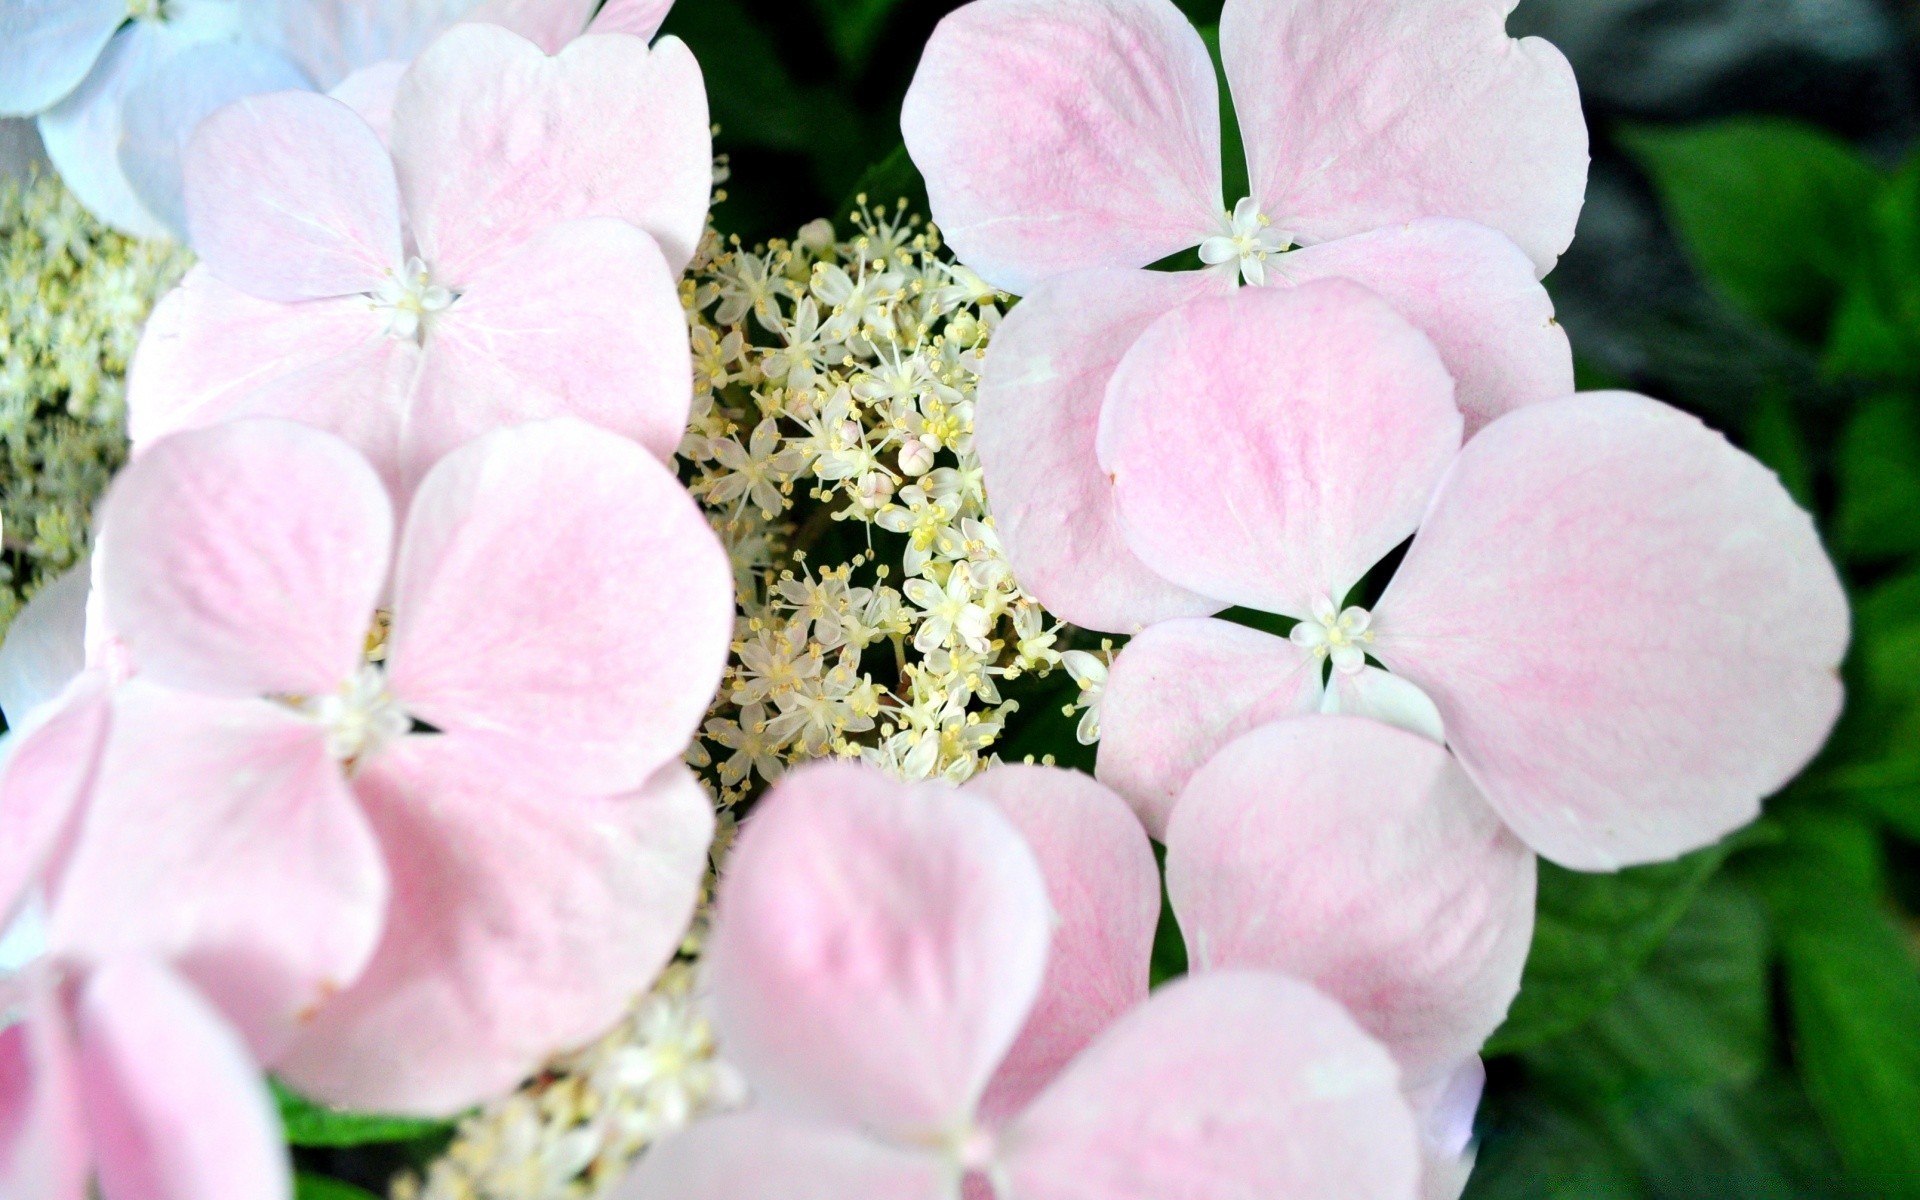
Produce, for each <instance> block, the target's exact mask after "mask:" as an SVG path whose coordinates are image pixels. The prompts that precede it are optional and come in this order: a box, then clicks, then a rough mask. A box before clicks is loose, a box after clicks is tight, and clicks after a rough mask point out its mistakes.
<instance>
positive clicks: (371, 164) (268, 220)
mask: <svg viewBox="0 0 1920 1200" xmlns="http://www.w3.org/2000/svg"><path fill="white" fill-rule="evenodd" d="M186 202H187V225H188V228H189V229H190V230H191V232H192V236H193V249H194V252H195V253H197V254H198V255H199V256H200V258H201V260H202V261H204V262H205V263H206V264H207V269H208V270H210V271H212V272H213V273H214V274H215V275H216V276H218V277H219V278H221V279H223V280H225V281H226V282H227V283H230V284H232V285H233V286H235V287H237V288H240V289H241V290H243V291H246V292H249V293H251V294H253V295H255V296H259V297H260V298H261V299H263V300H319V299H325V298H327V297H332V296H346V295H353V294H358V293H365V292H371V291H373V290H374V288H376V287H378V286H379V285H380V281H381V279H382V278H383V277H384V276H385V275H386V274H387V273H388V272H391V271H395V270H398V269H399V268H400V265H401V246H400V188H399V185H398V184H397V183H395V182H394V178H393V161H392V160H391V159H389V158H388V157H387V152H386V149H385V148H384V147H382V146H381V144H380V138H379V135H377V134H376V133H374V131H373V129H372V127H371V126H369V125H368V124H367V123H366V122H365V121H363V120H361V119H360V117H359V114H357V113H355V112H354V111H353V110H352V109H351V108H348V107H347V106H346V105H344V104H342V103H340V101H338V100H334V99H332V98H330V97H327V96H319V95H315V94H313V93H312V92H274V93H270V94H268V95H263V96H248V97H246V98H244V99H241V100H236V101H234V102H233V103H232V104H229V105H227V106H226V107H225V108H222V109H220V110H219V111H218V112H216V113H214V114H213V115H212V116H210V117H208V118H207V119H206V120H204V121H202V122H201V123H200V127H199V129H198V130H197V131H196V132H195V133H194V135H193V141H192V144H191V145H190V146H189V147H188V149H187V156H186Z"/></svg>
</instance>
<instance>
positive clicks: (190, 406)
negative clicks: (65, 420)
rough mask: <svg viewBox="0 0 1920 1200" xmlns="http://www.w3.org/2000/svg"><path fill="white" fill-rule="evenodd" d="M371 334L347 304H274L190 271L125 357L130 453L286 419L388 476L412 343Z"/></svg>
mask: <svg viewBox="0 0 1920 1200" xmlns="http://www.w3.org/2000/svg"><path fill="white" fill-rule="evenodd" d="M381 328H382V321H381V318H380V317H379V316H378V315H377V314H376V313H374V312H373V310H372V309H371V308H370V307H369V306H368V304H367V302H366V301H365V300H362V299H359V298H347V299H340V300H312V301H306V302H304V303H300V304H279V303H276V302H274V301H271V300H259V299H255V298H254V297H252V296H249V295H248V294H246V293H245V292H243V291H241V290H239V289H238V288H234V287H229V286H228V285H226V284H224V283H221V282H220V281H219V280H218V279H216V278H214V277H213V275H212V274H210V273H209V272H208V271H207V269H206V268H205V267H196V268H194V269H193V270H192V271H189V272H188V273H187V277H186V279H185V280H184V281H183V282H182V283H181V285H180V286H179V287H178V288H175V289H174V290H173V291H172V292H169V293H168V294H167V295H166V297H165V298H163V299H162V300H161V301H160V303H159V304H158V305H156V306H155V307H154V310H153V315H152V316H151V317H149V318H148V320H147V328H146V332H145V333H144V335H142V337H141V339H140V347H139V350H138V351H137V352H136V353H135V355H134V359H133V366H132V369H131V371H130V372H129V374H128V378H127V420H128V427H129V430H130V432H131V433H132V435H133V442H134V446H135V448H136V449H141V448H144V447H145V446H146V445H148V444H149V443H151V442H153V441H154V440H155V439H156V438H160V437H163V436H165V435H166V434H169V433H174V432H176V431H178V430H182V429H191V428H194V427H196V426H200V425H210V424H213V423H215V422H218V421H225V420H228V419H230V418H233V417H237V416H275V417H286V418H287V419H289V420H295V421H299V422H301V423H302V424H306V425H315V426H318V427H320V428H323V429H327V430H330V431H332V432H334V433H337V434H339V435H340V436H341V437H344V438H346V439H347V440H348V441H350V442H352V443H353V444H354V445H355V446H357V447H359V448H360V450H361V452H362V453H364V454H366V455H367V456H368V457H369V458H371V459H373V460H374V462H375V464H376V466H378V467H379V469H380V470H381V473H382V475H383V476H386V477H389V478H390V477H391V475H392V472H393V469H394V463H395V458H396V451H395V446H396V443H397V440H398V430H399V426H400V405H401V403H402V401H403V400H404V398H405V396H406V394H407V390H408V389H409V388H410V387H411V386H412V384H413V377H414V374H415V371H416V369H417V367H418V364H419V359H420V348H419V347H418V346H417V345H416V344H414V343H413V342H411V341H401V340H398V339H395V338H390V337H387V336H386V335H385V334H384V333H382V332H381Z"/></svg>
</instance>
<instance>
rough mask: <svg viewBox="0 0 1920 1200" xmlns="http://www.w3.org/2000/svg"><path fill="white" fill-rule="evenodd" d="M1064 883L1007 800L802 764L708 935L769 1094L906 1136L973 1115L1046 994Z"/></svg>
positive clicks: (754, 1071)
mask: <svg viewBox="0 0 1920 1200" xmlns="http://www.w3.org/2000/svg"><path fill="white" fill-rule="evenodd" d="M1047 918H1048V908H1047V895H1046V887H1045V884H1044V882H1043V880H1042V877H1041V873H1040V868H1039V866H1038V864H1037V863H1036V862H1035V859H1034V855H1033V852H1032V851H1030V850H1029V849H1028V848H1027V846H1026V844H1025V843H1024V842H1023V841H1022V840H1021V838H1020V835H1019V833H1018V832H1016V831H1015V829H1014V828H1013V826H1012V825H1011V824H1010V823H1009V822H1008V821H1007V820H1006V818H1004V817H1002V816H1001V815H1000V814H999V813H998V812H997V811H996V810H995V809H994V808H993V806H992V805H990V804H987V803H985V802H983V801H982V800H980V799H979V798H978V797H975V796H971V795H966V794H963V793H957V792H955V791H954V790H953V789H951V788H949V787H945V786H942V785H937V784H921V785H917V786H915V785H907V784H901V783H897V782H895V781H893V780H891V779H890V778H888V777H887V776H885V775H882V774H881V773H880V772H878V771H876V770H874V769H872V768H867V767H859V766H854V765H851V764H844V763H817V764H809V765H807V766H804V767H801V768H799V769H797V770H795V771H794V772H792V773H791V774H789V775H787V776H786V777H785V778H784V779H782V780H781V782H780V783H779V784H778V785H777V786H776V787H775V788H774V790H773V792H772V793H770V794H769V795H768V797H767V798H766V799H765V800H763V801H761V803H760V806H759V807H758V808H756V809H755V810H754V813H753V815H752V817H750V818H749V819H748V820H747V822H746V824H745V827H744V828H743V829H742V832H741V836H740V841H739V844H738V845H737V846H736V847H735V849H734V851H733V853H732V855H731V857H730V858H729V861H728V865H727V874H726V877H725V879H724V880H723V881H722V884H721V892H720V900H719V910H718V915H717V917H716V923H715V926H714V931H713V935H712V937H711V939H710V941H709V943H708V951H707V964H708V968H709V970H710V971H711V972H712V979H713V996H714V1019H715V1022H716V1027H717V1029H718V1032H719V1035H720V1040H721V1042H722V1043H723V1044H724V1045H725V1046H726V1047H727V1056H728V1058H729V1059H730V1060H731V1061H733V1062H734V1063H736V1064H738V1065H739V1067H740V1069H741V1070H742V1071H743V1072H745V1073H746V1075H747V1076H748V1078H749V1079H750V1080H751V1081H752V1083H753V1084H754V1086H755V1088H756V1091H757V1094H758V1096H759V1098H760V1102H761V1103H763V1104H769V1105H772V1106H774V1107H775V1108H777V1109H781V1110H784V1111H786V1112H788V1113H790V1114H792V1115H795V1116H802V1117H811V1118H816V1119H820V1120H829V1121H833V1122H836V1123H840V1124H842V1125H845V1124H852V1125H856V1126H859V1127H863V1128H866V1129H868V1130H871V1131H873V1132H875V1133H876V1134H880V1135H883V1136H889V1137H893V1138H896V1139H908V1138H919V1139H925V1138H928V1137H937V1136H938V1135H940V1134H942V1133H945V1132H947V1131H950V1130H952V1129H954V1128H956V1127H958V1126H960V1125H962V1124H963V1123H964V1122H965V1121H966V1120H967V1119H969V1118H970V1117H971V1116H972V1114H973V1110H974V1106H975V1104H976V1103H977V1102H978V1100H979V1098H980V1096H981V1094H982V1092H983V1091H984V1089H985V1088H986V1086H987V1082H988V1080H989V1078H990V1077H991V1076H992V1074H993V1071H994V1068H995V1067H996V1066H997V1065H998V1064H999V1062H1000V1060H1001V1059H1002V1058H1003V1057H1004V1056H1005V1054H1006V1052H1007V1050H1008V1049H1009V1048H1010V1047H1011V1046H1012V1045H1013V1042H1014V1039H1015V1038H1016V1037H1017V1036H1018V1035H1019V1033H1020V1030H1021V1027H1022V1025H1023V1024H1024V1023H1025V1021H1026V1018H1027V1013H1028V1011H1029V1010H1030V1009H1031V1007H1032V1005H1033V1003H1034V1000H1035V999H1036V997H1037V996H1038V994H1039V991H1040V986H1041V980H1042V978H1043V976H1044V974H1045V970H1046V962H1047V943H1048V919H1047Z"/></svg>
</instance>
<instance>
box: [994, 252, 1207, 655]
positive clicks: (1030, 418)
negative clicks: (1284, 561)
mask: <svg viewBox="0 0 1920 1200" xmlns="http://www.w3.org/2000/svg"><path fill="white" fill-rule="evenodd" d="M1232 286H1233V283H1232V280H1230V279H1228V278H1227V277H1225V276H1223V275H1219V274H1211V273H1199V272H1187V273H1181V274H1170V273H1165V272H1158V271H1131V270H1125V271H1123V270H1113V271H1086V272H1080V273H1076V274H1073V275H1068V276H1064V277H1062V278H1059V279H1055V280H1051V281H1049V282H1047V283H1044V284H1042V285H1040V286H1039V287H1037V288H1035V289H1034V290H1033V292H1032V293H1031V294H1029V295H1028V296H1027V297H1026V299H1024V300H1022V301H1021V302H1020V303H1019V304H1018V305H1016V306H1015V307H1014V308H1013V310H1012V311H1011V312H1009V313H1008V314H1007V317H1006V320H1004V321H1003V322H1001V325H1000V328H999V330H998V331H996V332H995V334H994V336H993V344H992V349H991V351H990V352H989V353H988V355H987V360H986V365H985V367H984V368H983V370H982V373H981V377H980V388H979V393H978V398H977V401H976V404H975V413H974V449H975V450H976V451H977V452H978V453H979V455H980V466H981V470H982V471H983V472H984V473H985V480H986V490H987V501H988V503H989V504H990V505H991V507H992V509H993V519H994V526H995V529H996V530H997V531H998V533H999V534H1000V540H1001V543H1002V544H1003V546H1004V547H1005V549H1006V553H1007V559H1008V562H1009V563H1011V564H1012V566H1013V571H1014V574H1015V576H1017V577H1018V578H1019V580H1020V584H1021V586H1022V587H1024V588H1025V589H1026V590H1027V591H1029V592H1031V593H1032V594H1033V595H1034V596H1036V597H1038V598H1039V600H1040V602H1041V603H1042V604H1045V605H1046V606H1047V609H1048V611H1050V612H1053V613H1055V614H1056V615H1058V616H1059V617H1060V618H1061V619H1063V620H1067V621H1071V622H1073V623H1074V624H1076V625H1079V626H1081V627H1083V628H1087V629H1099V630H1105V631H1108V632H1113V633H1131V632H1134V631H1136V630H1139V629H1142V628H1144V627H1145V626H1148V625H1151V624H1152V623H1154V622H1155V621H1162V620H1166V619H1168V618H1170V617H1190V616H1200V615H1203V614H1206V613H1210V612H1213V611H1215V610H1216V609H1218V608H1219V607H1220V606H1219V605H1218V604H1216V603H1214V602H1212V601H1209V600H1207V599H1206V598H1204V597H1201V596H1196V595H1194V594H1193V593H1191V592H1188V591H1186V590H1184V589H1182V588H1178V587H1175V586H1174V585H1173V584H1171V583H1168V582H1167V581H1166V580H1164V579H1162V578H1161V577H1160V576H1158V575H1155V574H1154V573H1153V572H1152V570H1150V569H1149V568H1148V567H1147V565H1146V564H1145V563H1143V562H1141V561H1140V560H1139V559H1138V558H1137V557H1135V555H1134V553H1133V551H1132V550H1130V549H1128V548H1127V545H1126V542H1125V541H1124V540H1123V539H1122V538H1121V536H1120V529H1119V525H1118V523H1117V519H1116V516H1115V513H1114V510H1113V485H1112V483H1111V482H1110V481H1109V480H1108V479H1107V476H1106V473H1105V472H1104V471H1102V470H1101V469H1100V461H1099V457H1098V456H1097V455H1096V454H1095V452H1094V435H1095V433H1096V431H1097V430H1098V428H1099V423H1100V406H1101V404H1102V403H1103V402H1104V401H1105V399H1106V393H1107V382H1108V380H1109V379H1111V378H1112V376H1113V372H1114V368H1115V367H1116V366H1118V365H1119V363H1120V359H1121V356H1122V355H1124V354H1125V353H1126V352H1127V347H1129V346H1131V345H1132V344H1133V342H1134V340H1135V339H1136V338H1138V337H1139V336H1140V333H1141V331H1142V330H1144V329H1146V328H1147V326H1149V325H1151V324H1152V323H1153V322H1154V321H1156V320H1158V319H1159V318H1160V317H1162V316H1164V315H1165V314H1166V313H1169V312H1171V311H1173V310H1174V309H1176V308H1178V307H1179V306H1180V305H1182V304H1184V303H1186V302H1187V301H1189V300H1192V299H1194V298H1196V297H1199V296H1204V295H1218V294H1220V293H1223V292H1225V291H1228V290H1230V289H1231V288H1232Z"/></svg>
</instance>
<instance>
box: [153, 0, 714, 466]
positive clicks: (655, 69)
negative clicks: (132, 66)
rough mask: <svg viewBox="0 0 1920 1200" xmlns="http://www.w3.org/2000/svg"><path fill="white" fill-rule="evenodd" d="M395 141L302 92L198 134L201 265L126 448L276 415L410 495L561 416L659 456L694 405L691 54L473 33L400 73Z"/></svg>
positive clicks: (191, 172)
mask: <svg viewBox="0 0 1920 1200" xmlns="http://www.w3.org/2000/svg"><path fill="white" fill-rule="evenodd" d="M389 136H390V139H391V143H392V151H391V153H389V151H388V149H387V147H386V146H385V145H383V143H382V141H381V138H380V136H379V135H378V134H377V133H376V131H375V130H374V129H373V128H372V127H371V126H370V125H368V124H367V122H366V121H365V120H364V119H363V118H362V117H361V116H359V115H357V114H356V113H355V112H354V111H353V110H352V109H351V108H349V107H348V105H347V104H345V103H342V102H341V101H339V100H335V99H332V98H329V97H324V96H317V95H313V94H310V93H295V92H289V93H280V94H276V95H270V96H260V97H253V98H250V99H246V100H241V101H238V102H236V103H234V104H232V105H229V106H228V107H226V108H224V109H222V110H220V111H219V112H217V113H215V114H214V115H213V116H212V117H210V118H208V119H207V121H206V122H205V123H203V124H202V125H201V127H200V131H199V133H198V134H196V135H195V138H194V141H193V145H192V147H191V149H190V150H189V153H188V159H187V187H186V190H187V209H188V217H189V222H190V224H191V226H192V230H193V242H194V246H195V248H196V250H197V251H198V252H199V253H200V255H201V258H202V260H203V261H202V263H201V265H200V266H198V267H196V268H195V269H194V270H193V271H192V272H191V273H189V275H188V277H187V279H186V280H185V281H184V282H183V283H182V285H181V286H180V288H179V289H177V290H176V291H174V292H173V293H172V294H170V295H169V296H168V297H166V298H165V299H164V300H163V301H162V302H161V304H160V305H159V306H158V307H157V308H156V309H155V311H154V315H153V317H152V319H151V321H150V322H149V324H148V327H147V331H146V334H145V336H144V337H143V339H142V341H141V345H140V348H139V351H138V353H137V355H136V358H135V361H134V364H133V368H132V371H131V373H130V376H129V380H128V410H129V420H130V423H131V428H132V433H133V438H134V442H135V447H136V451H137V450H138V449H140V448H141V447H144V446H145V445H147V444H149V443H151V442H152V441H153V440H154V439H155V438H157V437H161V436H164V435H165V434H167V433H169V432H172V431H174V430H178V429H183V428H189V427H193V426H198V425H205V424H208V423H210V422H214V421H219V420H224V419H226V418H229V417H233V416H237V415H266V416H280V417H287V418H290V419H293V420H298V421H302V422H305V423H309V424H313V425H317V426H320V427H322V428H326V429H329V430H332V431H333V432H335V433H338V434H340V435H341V436H343V437H345V438H347V440H349V441H350V442H352V443H354V444H355V445H356V446H358V447H359V448H360V449H361V451H362V452H363V453H365V454H366V455H367V456H368V457H369V458H371V459H372V460H373V462H374V463H375V465H376V466H377V467H378V468H379V469H380V471H381V473H382V475H383V476H384V477H385V478H387V479H388V481H389V482H390V483H391V484H393V485H395V486H396V487H399V488H401V489H402V490H404V489H405V488H407V487H411V486H412V485H413V484H414V483H415V482H417V481H418V479H419V477H420V476H421V474H423V473H424V472H425V471H426V469H427V468H428V467H429V466H431V465H432V464H433V463H434V462H436V461H438V460H439V458H440V457H441V456H442V455H444V454H446V453H447V452H448V451H450V450H451V449H453V448H454V447H455V446H458V445H460V444H462V443H463V442H465V441H467V440H469V439H470V438H472V437H474V436H477V435H478V434H481V433H484V432H486V431H488V430H490V429H496V428H499V427H501V426H504V425H510V424H513V423H516V422H519V421H524V420H530V419H535V418H540V417H547V416H560V415H565V416H577V417H581V418H583V419H585V420H588V421H591V422H593V423H594V424H597V425H600V426H602V427H603V428H607V429H611V430H614V431H616V432H619V433H623V434H626V435H627V436H629V437H633V438H635V439H637V440H638V441H640V442H641V443H643V444H644V445H646V446H647V447H648V448H650V449H651V450H653V452H654V453H655V454H657V455H658V456H660V457H661V458H663V459H664V458H666V457H668V456H670V455H671V454H672V453H673V450H674V448H675V447H676V446H677V445H678V443H679V440H680V436H681V434H682V432H683V431H684V429H685V425H686V420H687V412H688V408H689V406H690V404H691V399H692V364H691V358H690V355H689V354H688V351H687V335H686V319H685V316H684V314H683V313H682V311H681V307H680V299H679V293H678V291H677V288H676V284H675V280H676V278H677V276H678V274H679V272H680V270H681V269H682V268H683V267H684V266H685V265H686V263H687V261H688V259H689V258H690V257H691V256H692V254H693V250H694V246H695V244H696V243H697V242H698V240H699V238H700V235H701V232H702V230H703V228H704V226H705V221H706V213H707V202H708V197H709V193H710V191H711V186H712V161H711V159H712V150H711V139H710V135H709V132H708V128H707V109H706V94H705V91H704V88H703V84H702V82H701V77H700V69H699V66H698V64H697V63H695V61H694V59H693V56H692V54H691V53H690V52H689V51H688V50H687V48H686V47H685V46H684V45H682V44H681V43H680V42H678V41H676V40H674V39H672V38H664V39H662V40H661V41H660V42H659V43H658V44H657V45H655V46H653V47H651V48H649V47H648V46H647V44H646V43H645V42H644V41H642V40H640V39H638V38H635V37H630V36H626V35H618V34H616V35H589V36H586V37H582V38H579V39H577V40H575V41H573V42H571V43H570V44H568V45H567V46H566V47H565V48H564V49H562V50H561V51H560V53H559V54H558V55H556V56H553V57H549V56H548V55H546V54H545V53H544V52H542V51H541V50H540V48H539V47H537V46H535V45H534V44H532V43H530V42H528V41H526V40H525V39H523V38H521V37H519V36H517V35H515V34H513V33H510V32H508V31H507V30H505V29H502V28H499V27H497V26H493V25H485V24H466V25H462V26H460V27H458V28H456V29H454V30H452V31H451V32H449V33H447V34H445V35H443V36H442V37H440V38H439V39H438V40H437V41H435V42H434V43H433V44H432V45H431V46H429V47H428V48H427V49H426V50H425V51H424V52H423V53H422V54H421V55H420V56H419V58H418V59H416V60H415V61H414V63H413V65H412V66H411V67H410V68H408V70H407V72H406V74H405V76H404V77H403V78H402V79H401V81H400V83H399V85H398V93H397V96H396V97H395V99H394V102H393V112H392V128H391V130H390V134H389Z"/></svg>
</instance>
